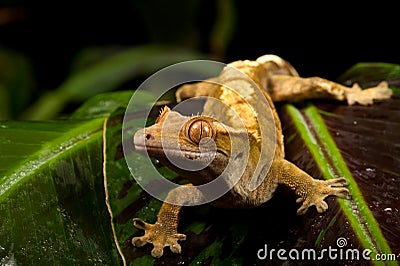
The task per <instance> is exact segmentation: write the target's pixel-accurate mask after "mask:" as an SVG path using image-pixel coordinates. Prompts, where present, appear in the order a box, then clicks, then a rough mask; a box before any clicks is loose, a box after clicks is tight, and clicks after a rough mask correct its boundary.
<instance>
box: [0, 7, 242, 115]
mask: <svg viewBox="0 0 400 266" xmlns="http://www.w3.org/2000/svg"><path fill="white" fill-rule="evenodd" d="M65 5H66V3H61V4H60V8H61V9H62V8H63V7H64V6H65ZM99 5H100V4H99ZM125 5H126V9H127V10H128V11H126V10H122V9H121V14H123V15H126V14H134V15H135V16H134V19H130V18H127V21H128V22H130V23H132V25H131V27H130V28H131V29H132V32H126V33H124V34H126V35H131V34H139V36H136V37H138V38H137V39H142V40H141V41H140V42H139V43H137V42H136V43H135V42H133V41H132V42H131V43H132V45H126V43H124V44H120V43H118V42H119V40H117V38H116V41H115V43H112V41H111V42H110V41H108V42H107V43H106V44H98V45H92V44H89V43H87V42H83V41H82V42H81V44H82V45H81V46H79V45H78V46H77V44H76V43H79V40H74V41H73V42H72V44H71V46H74V45H75V46H74V47H75V50H74V51H73V53H74V54H73V55H72V56H70V57H69V59H67V60H66V64H67V66H64V68H60V69H59V70H58V69H56V70H53V69H52V67H49V66H46V67H45V68H47V69H48V70H45V71H46V73H44V74H43V73H40V71H43V70H38V69H37V66H38V64H39V63H38V62H37V59H36V58H34V55H33V54H35V53H37V51H36V50H37V47H34V46H32V47H29V49H23V48H21V47H19V48H18V45H16V46H17V47H12V45H10V42H9V40H1V39H0V120H14V119H18V120H46V119H53V118H60V117H64V116H66V115H68V114H69V113H71V112H72V111H73V109H74V108H76V107H77V106H79V104H81V103H82V102H84V101H85V100H86V99H88V98H90V97H91V96H94V95H96V94H98V93H101V92H106V91H116V90H122V89H136V87H137V86H138V84H139V82H141V81H143V80H144V79H145V78H146V77H148V76H149V75H150V74H152V73H154V72H156V71H158V70H160V69H161V68H163V67H166V66H168V65H171V64H173V63H177V62H181V61H186V60H195V59H215V60H224V56H225V52H226V48H227V47H228V45H229V42H230V40H231V37H232V34H233V32H234V25H235V6H234V4H233V1H231V0H218V1H215V2H209V1H201V0H189V1H181V0H179V1H173V2H163V1H160V0H157V1H153V2H151V3H150V2H148V1H142V0H140V1H127V2H125ZM121 6H122V7H124V5H121ZM155 7H156V8H155ZM41 8H42V7H41V6H40V7H38V6H33V5H31V4H30V3H28V2H27V3H24V2H23V1H22V2H20V1H9V2H8V3H6V4H4V3H3V5H0V15H1V19H0V33H1V30H7V29H8V28H11V29H13V27H14V28H15V25H17V27H16V29H17V30H18V25H19V27H26V28H28V29H29V26H27V25H28V24H29V23H30V22H32V23H33V25H34V26H33V27H36V28H33V30H34V31H39V30H40V29H39V26H40V25H38V22H37V16H38V14H40V12H42V11H41ZM65 8H66V9H67V7H65ZM166 10H168V12H166ZM58 12H59V11H58ZM205 12H206V14H207V19H206V20H205V19H203V18H204V14H205ZM54 14H57V10H54ZM93 14H96V8H95V7H94V10H93ZM149 14H151V15H149ZM97 16H99V14H97ZM50 22H51V21H50ZM72 22H73V21H71V23H72ZM24 23H25V24H24ZM35 23H36V24H35ZM160 25H161V26H160ZM61 30H62V28H61V29H57V31H61ZM116 30H117V29H116ZM17 32H18V31H16V33H15V35H17V34H18V33H17ZM37 34H38V36H39V38H40V34H39V33H37ZM66 34H67V33H66ZM55 38H57V35H55ZM44 41H45V40H44ZM7 43H8V44H9V45H7ZM11 43H12V42H11ZM99 43H102V42H101V41H99ZM128 43H129V42H128ZM26 45H29V43H27V44H26ZM14 46H15V45H14ZM62 47H63V46H60V47H59V48H60V49H62ZM52 49H57V47H53V48H52ZM71 49H72V48H71ZM26 51H28V52H26ZM58 54H59V55H60V61H61V60H62V58H63V51H58ZM46 56H49V55H44V57H46ZM35 60H36V61H35ZM60 64H61V62H60ZM54 67H55V68H57V67H58V66H57V65H55V66H54ZM55 71H58V72H56V73H57V74H56V75H51V73H55ZM40 75H46V77H45V79H47V81H46V80H45V81H43V77H42V76H40ZM48 84H51V86H52V87H46V86H47V85H48ZM54 84H56V85H54ZM57 84H58V85H57Z"/></svg>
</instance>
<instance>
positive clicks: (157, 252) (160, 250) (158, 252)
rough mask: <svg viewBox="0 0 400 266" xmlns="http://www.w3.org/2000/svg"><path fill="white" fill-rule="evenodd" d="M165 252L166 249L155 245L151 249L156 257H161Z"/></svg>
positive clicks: (152, 254)
mask: <svg viewBox="0 0 400 266" xmlns="http://www.w3.org/2000/svg"><path fill="white" fill-rule="evenodd" d="M163 254H164V249H163V248H162V247H156V246H155V247H154V248H153V250H152V251H151V256H153V257H154V258H160V257H161V256H162V255H163Z"/></svg>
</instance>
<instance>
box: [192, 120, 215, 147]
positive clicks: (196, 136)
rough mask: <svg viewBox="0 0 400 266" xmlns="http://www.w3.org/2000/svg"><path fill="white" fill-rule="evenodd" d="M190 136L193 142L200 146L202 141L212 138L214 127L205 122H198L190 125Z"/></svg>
mask: <svg viewBox="0 0 400 266" xmlns="http://www.w3.org/2000/svg"><path fill="white" fill-rule="evenodd" d="M188 135H189V138H190V140H191V141H193V142H195V143H197V144H199V143H200V140H201V139H203V138H206V137H209V138H211V137H212V135H213V132H212V127H211V125H210V124H209V123H208V122H206V121H204V120H197V121H195V122H193V123H192V124H191V125H190V127H189V134H188Z"/></svg>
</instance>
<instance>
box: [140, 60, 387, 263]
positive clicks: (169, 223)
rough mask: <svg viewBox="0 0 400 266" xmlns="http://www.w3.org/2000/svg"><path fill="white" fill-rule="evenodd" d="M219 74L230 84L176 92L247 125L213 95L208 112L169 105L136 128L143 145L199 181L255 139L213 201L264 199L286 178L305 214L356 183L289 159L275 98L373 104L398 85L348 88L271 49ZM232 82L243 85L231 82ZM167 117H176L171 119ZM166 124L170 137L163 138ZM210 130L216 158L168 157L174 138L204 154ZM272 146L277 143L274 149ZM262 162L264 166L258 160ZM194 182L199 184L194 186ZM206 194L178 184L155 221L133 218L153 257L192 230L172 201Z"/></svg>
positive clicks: (188, 152) (175, 247) (175, 248)
mask: <svg viewBox="0 0 400 266" xmlns="http://www.w3.org/2000/svg"><path fill="white" fill-rule="evenodd" d="M232 67H233V68H234V69H238V70H240V71H241V72H242V73H244V74H245V75H247V76H248V77H249V78H250V79H251V80H252V81H253V82H254V84H251V83H250V82H249V80H246V79H244V78H243V77H242V76H240V75H238V74H237V72H236V71H235V70H232ZM212 81H218V82H219V83H220V84H224V85H223V86H221V85H219V84H215V83H207V82H200V83H196V84H191V85H184V86H182V87H181V88H179V89H178V90H177V92H176V96H177V100H178V101H182V100H184V99H187V98H191V97H195V96H211V97H214V98H217V99H218V100H220V101H221V102H223V103H224V104H225V105H226V106H229V107H230V108H231V109H232V110H233V111H234V112H235V113H237V114H238V116H239V117H240V119H241V121H242V122H243V124H244V126H245V128H240V127H239V125H238V121H239V120H238V119H237V118H235V117H234V116H233V115H232V114H233V112H231V111H229V110H228V109H221V108H219V107H217V106H216V105H215V102H213V101H210V100H207V102H206V104H205V106H204V112H203V114H202V115H200V116H196V117H185V116H182V115H180V114H178V113H176V112H174V111H171V110H169V109H168V108H165V109H164V110H163V112H162V113H161V114H160V116H159V118H158V119H157V121H156V123H155V124H154V125H153V126H150V127H147V128H145V129H142V130H139V131H138V132H136V134H135V136H134V143H135V148H136V150H137V151H139V152H141V151H142V152H144V151H146V150H147V152H148V154H149V155H150V156H153V157H155V158H157V159H159V160H160V161H161V162H162V163H165V164H166V165H167V166H169V167H171V168H172V169H174V170H175V171H177V172H178V173H179V174H181V175H182V176H184V177H186V178H187V179H188V180H189V181H190V182H191V183H192V184H193V185H199V184H204V183H207V182H209V181H211V180H214V179H215V178H217V177H218V176H219V175H221V174H222V172H223V170H224V169H225V167H226V166H227V164H228V160H229V158H234V163H236V164H237V166H240V165H243V161H242V156H241V152H240V150H238V149H235V148H234V147H231V144H230V143H231V142H230V141H231V140H232V139H235V141H236V142H235V143H239V145H237V146H241V144H240V143H242V142H241V141H242V140H243V139H248V140H249V142H250V151H249V157H248V160H246V161H245V162H244V164H245V166H246V167H245V169H244V173H243V174H242V175H241V176H237V177H236V178H239V180H238V182H237V183H236V184H235V185H234V186H233V187H232V188H231V190H230V191H229V192H228V193H226V194H225V195H223V196H222V197H220V198H218V199H216V200H215V201H214V202H212V204H213V205H215V206H219V207H255V206H259V205H260V204H262V203H264V202H266V201H268V200H269V199H270V198H271V197H272V195H273V193H274V191H275V190H276V188H277V186H278V184H284V185H286V186H288V187H289V188H290V189H292V190H293V191H294V193H295V194H296V195H297V196H298V197H299V198H298V199H297V202H298V203H302V205H301V206H300V208H299V209H298V211H297V213H298V214H299V215H301V214H304V213H305V212H306V211H307V209H308V208H309V207H311V206H315V207H316V209H317V211H318V212H324V211H326V210H327V209H328V205H327V203H326V202H325V201H324V199H325V198H326V197H327V196H330V195H334V196H338V197H341V198H345V197H346V196H347V195H348V193H349V191H348V189H347V188H345V187H344V185H345V183H346V180H345V179H344V178H335V179H331V180H317V179H314V178H312V177H311V176H310V175H308V174H307V173H306V172H304V171H303V170H301V169H300V168H298V167H297V166H296V165H294V164H292V163H291V162H289V161H287V160H285V158H284V156H285V153H284V142H283V135H282V129H281V124H280V120H279V117H278V114H277V112H276V110H275V108H274V104H273V102H274V101H299V100H303V99H310V98H327V99H334V100H339V101H342V100H347V103H348V104H349V105H352V104H355V103H358V104H362V105H367V104H372V103H373V100H374V99H378V100H383V99H387V98H390V96H391V90H390V89H389V88H388V87H387V83H386V82H382V83H380V84H379V85H378V86H377V87H375V88H369V89H366V90H361V89H360V88H359V87H358V86H357V85H356V86H353V88H349V87H345V86H342V85H340V84H337V83H335V82H332V81H328V80H325V79H322V78H319V77H312V78H301V77H299V76H298V74H297V72H296V70H295V69H294V68H293V67H292V66H291V65H290V64H289V63H288V62H286V61H284V60H283V59H281V58H280V57H277V56H275V55H265V56H262V57H260V58H258V59H257V60H256V61H248V60H246V61H236V62H233V63H231V64H229V65H228V67H226V68H225V69H224V70H223V71H222V73H221V74H220V76H218V77H217V78H214V79H212ZM232 87H234V88H235V90H236V92H234V91H232V90H231V89H229V88H232ZM262 98H265V99H264V100H262ZM243 99H245V100H246V101H244V100H243ZM167 117H169V118H171V119H169V120H166V118H167ZM164 121H168V122H166V123H164ZM182 125H183V126H182ZM260 125H261V126H260ZM263 126H264V127H263ZM176 127H180V128H181V129H180V131H179V136H178V137H177V136H176V133H172V132H176V131H173V129H175V128H176ZM199 128H200V130H199ZM263 128H264V130H263ZM265 129H267V130H265ZM162 130H163V133H162V134H163V138H164V141H163V143H162V144H161V131H162ZM228 131H229V132H228ZM271 132H273V133H272V134H271ZM169 133H170V134H169ZM204 137H209V138H212V139H213V140H214V142H215V144H216V147H217V153H216V157H215V159H214V161H212V162H211V163H210V164H209V165H208V166H207V167H206V168H205V169H203V170H199V171H196V172H192V171H185V170H182V169H179V168H177V167H175V166H173V165H172V164H170V163H169V162H168V160H167V159H166V156H165V151H166V150H168V149H171V150H173V147H177V146H176V143H175V146H174V141H175V142H176V141H178V142H179V147H180V149H181V150H182V149H184V150H185V151H181V152H180V153H177V154H175V155H174V156H177V157H179V156H182V157H186V158H191V159H192V160H193V159H199V158H200V160H202V157H201V156H200V154H201V152H200V150H199V140H200V139H202V138H204ZM263 143H264V145H262V144H263ZM273 148H275V150H274V152H273V153H272V154H271V150H273ZM268 156H270V157H268ZM258 162H260V164H259V166H258V167H260V168H257V163H258ZM253 173H257V176H258V177H260V178H261V180H262V182H261V183H260V184H259V186H258V187H256V188H255V189H252V188H251V187H250V183H251V181H252V178H253ZM227 176H228V179H229V177H232V176H234V171H232V172H229V171H228V174H227ZM188 188H191V189H192V190H190V191H188V190H187V189H188ZM203 199H204V195H203V194H202V191H200V190H198V189H197V188H196V187H195V186H192V185H191V184H188V185H186V186H181V187H178V188H176V189H173V190H171V191H170V192H169V194H168V196H167V198H166V200H165V202H164V203H163V205H162V207H161V209H160V211H159V213H158V216H157V221H156V223H155V224H148V223H146V222H144V221H142V220H141V219H139V218H135V219H134V225H135V226H136V227H137V228H140V229H143V230H145V234H144V236H141V237H134V238H133V240H132V243H133V244H134V245H135V246H143V245H144V244H146V243H152V244H153V246H154V248H153V251H152V256H153V257H161V256H162V254H163V248H164V247H165V246H169V247H170V249H171V251H172V252H175V253H180V252H181V247H180V245H179V244H178V240H185V238H186V236H185V235H183V234H179V233H178V232H177V227H178V222H179V212H180V210H181V206H180V205H179V204H171V202H181V203H182V204H190V203H196V202H200V201H202V200H203Z"/></svg>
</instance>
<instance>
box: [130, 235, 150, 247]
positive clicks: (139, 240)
mask: <svg viewBox="0 0 400 266" xmlns="http://www.w3.org/2000/svg"><path fill="white" fill-rule="evenodd" d="M147 243H148V237H147V236H139V237H134V238H132V245H134V246H135V247H142V246H144V245H146V244H147Z"/></svg>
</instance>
